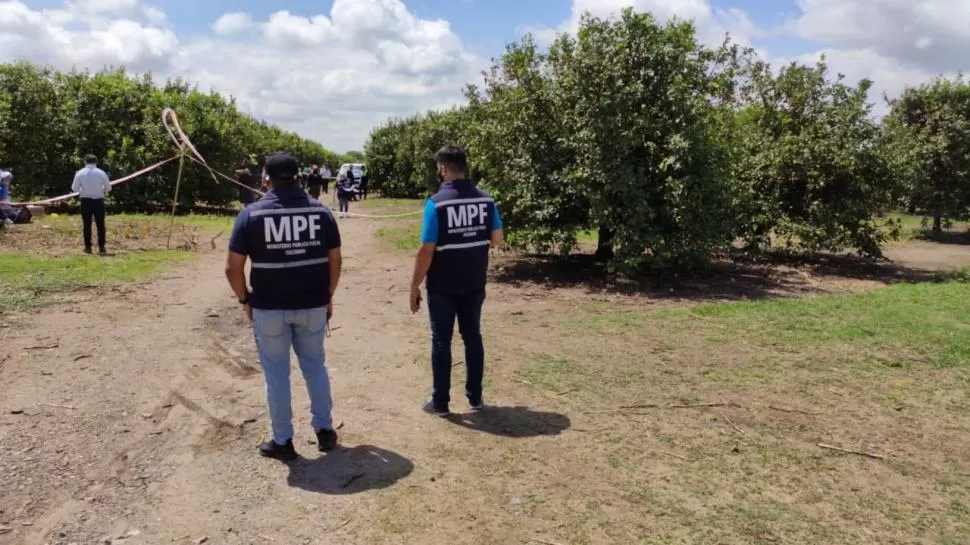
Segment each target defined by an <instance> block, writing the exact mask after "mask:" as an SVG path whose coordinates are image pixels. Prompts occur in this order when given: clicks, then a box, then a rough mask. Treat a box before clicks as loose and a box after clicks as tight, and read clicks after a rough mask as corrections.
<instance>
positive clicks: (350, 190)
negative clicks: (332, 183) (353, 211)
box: [334, 170, 354, 218]
mask: <svg viewBox="0 0 970 545" xmlns="http://www.w3.org/2000/svg"><path fill="white" fill-rule="evenodd" d="M352 176H353V173H352V172H351V171H349V170H348V171H347V175H346V176H343V177H340V178H339V179H337V186H336V187H335V188H334V192H335V193H336V194H337V200H338V201H340V217H341V218H346V217H347V214H349V213H350V201H351V199H353V198H354V182H353V178H352Z"/></svg>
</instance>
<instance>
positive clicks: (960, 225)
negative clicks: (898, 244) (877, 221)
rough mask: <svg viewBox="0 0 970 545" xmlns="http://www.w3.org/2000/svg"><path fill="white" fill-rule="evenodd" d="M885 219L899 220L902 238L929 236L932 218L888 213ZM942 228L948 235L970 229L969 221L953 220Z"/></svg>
mask: <svg viewBox="0 0 970 545" xmlns="http://www.w3.org/2000/svg"><path fill="white" fill-rule="evenodd" d="M885 219H888V220H896V221H898V222H899V225H900V238H901V239H902V240H913V239H920V238H929V237H930V236H931V228H932V226H933V218H927V217H924V216H911V215H908V214H889V215H887V216H886V218H885ZM944 230H945V231H946V233H948V234H950V235H958V234H961V233H966V232H967V231H968V230H970V223H967V222H961V221H955V222H952V224H951V225H950V226H949V227H948V228H947V227H946V226H944Z"/></svg>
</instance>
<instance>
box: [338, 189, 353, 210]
mask: <svg viewBox="0 0 970 545" xmlns="http://www.w3.org/2000/svg"><path fill="white" fill-rule="evenodd" d="M337 201H339V204H340V211H341V212H350V195H348V194H346V193H340V194H338V195H337Z"/></svg>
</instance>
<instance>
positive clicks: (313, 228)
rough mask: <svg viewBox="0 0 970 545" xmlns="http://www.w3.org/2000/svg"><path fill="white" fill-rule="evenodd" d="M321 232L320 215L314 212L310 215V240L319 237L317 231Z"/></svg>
mask: <svg viewBox="0 0 970 545" xmlns="http://www.w3.org/2000/svg"><path fill="white" fill-rule="evenodd" d="M319 232H320V216H318V215H316V214H314V215H312V216H310V240H316V239H317V233H319Z"/></svg>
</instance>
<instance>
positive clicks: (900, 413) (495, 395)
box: [0, 218, 970, 545]
mask: <svg viewBox="0 0 970 545" xmlns="http://www.w3.org/2000/svg"><path fill="white" fill-rule="evenodd" d="M386 224H387V223H386V222H382V221H373V220H366V219H359V218H355V219H349V220H343V221H342V224H341V225H342V229H343V236H344V241H345V248H344V252H345V269H344V271H345V272H344V277H343V281H342V285H341V287H340V290H339V292H338V295H337V298H336V303H335V317H334V322H333V324H332V330H333V336H332V337H331V338H329V339H328V358H329V361H328V365H329V369H330V374H331V379H332V382H333V388H334V399H335V408H334V414H335V421H336V422H339V423H340V426H341V427H340V429H339V433H340V442H341V445H342V446H341V448H340V449H339V451H337V452H334V453H331V454H328V455H318V453H317V452H316V447H315V445H314V444H313V443H312V438H313V436H312V433H310V428H309V415H308V403H307V400H306V396H305V395H304V393H303V392H304V389H303V386H302V384H301V383H302V378H301V377H300V376H299V373H298V372H297V371H296V369H297V368H296V367H295V366H294V373H293V393H294V396H293V399H294V412H295V415H296V416H297V421H296V428H297V437H296V439H295V441H296V445H297V449H298V450H299V451H300V453H301V454H302V455H303V456H304V457H303V458H302V459H300V460H299V461H297V462H294V463H291V464H289V465H287V464H281V463H276V462H272V461H268V460H264V459H261V458H259V457H258V456H257V455H256V451H255V447H256V445H257V444H258V443H259V442H260V441H261V440H263V439H264V438H265V437H266V433H267V431H268V423H267V417H266V411H265V399H264V390H263V388H264V387H263V383H262V377H261V376H260V369H259V364H258V362H257V360H256V355H255V347H254V345H253V341H252V336H251V332H250V330H249V329H248V324H247V322H246V321H245V319H244V316H243V315H242V313H241V312H240V310H239V309H238V305H236V304H235V302H234V300H233V298H232V297H231V294H230V291H229V289H228V287H227V286H226V284H225V280H224V278H223V276H222V263H223V259H224V254H223V251H224V250H223V248H224V245H223V244H220V245H219V247H218V249H217V250H211V249H209V248H208V247H207V246H208V244H207V243H206V244H202V245H199V247H200V248H201V250H200V254H201V256H200V259H199V260H198V262H196V263H193V264H192V265H188V266H183V267H181V268H178V269H176V270H172V271H170V272H169V273H167V274H166V276H164V277H162V278H159V279H157V280H156V281H153V282H150V283H144V284H137V285H126V286H117V287H110V288H102V289H88V290H83V291H78V292H76V293H73V294H71V296H70V301H69V302H67V303H65V304H63V305H60V306H58V307H55V308H51V309H45V310H41V311H38V312H36V313H33V314H30V315H17V316H7V317H0V321H3V323H2V324H0V326H2V327H0V338H2V339H3V341H2V343H0V476H2V478H0V483H2V484H0V543H10V544H24V545H44V544H49V545H68V544H71V543H74V544H78V545H81V544H89V543H92V544H93V543H109V544H110V543H114V544H126V545H129V544H130V545H138V544H161V543H180V544H181V543H184V544H191V543H197V544H199V543H213V544H256V543H259V544H279V545H291V544H309V543H321V544H323V543H328V544H329V543H334V544H338V543H339V544H374V543H380V544H409V545H410V544H417V543H420V544H428V545H445V544H469V545H471V544H482V545H485V544H489V545H492V544H506V543H547V544H558V545H578V544H591V545H592V544H596V545H599V544H603V545H605V544H618V543H623V544H627V543H789V544H793V545H794V544H799V545H802V544H805V543H860V544H862V543H866V544H869V543H871V544H890V543H900V544H902V543H907V544H908V543H948V542H949V543H960V542H964V543H965V541H961V540H963V539H965V538H966V536H967V535H970V533H968V532H970V527H967V526H962V524H964V523H967V524H970V522H968V521H970V511H968V514H967V515H962V514H961V512H959V511H960V510H961V509H967V507H966V506H967V505H970V497H968V495H970V494H968V492H967V491H966V483H967V478H968V477H970V454H968V453H970V419H968V415H967V413H966V404H965V403H966V401H967V398H966V381H965V377H964V376H963V375H960V373H959V371H954V370H934V371H930V372H927V373H925V374H923V375H922V376H916V375H915V374H906V373H901V374H899V375H896V376H894V377H892V380H890V381H886V380H882V379H884V378H885V377H884V376H883V375H879V376H875V375H872V374H866V373H864V372H859V371H853V370H851V369H849V368H847V367H844V366H843V363H844V362H842V361H840V360H839V359H838V358H837V357H835V356H832V355H829V354H807V355H806V354H791V353H786V352H785V351H784V350H783V349H778V351H776V352H770V353H766V352H764V351H763V350H762V347H758V346H753V345H750V344H746V343H745V342H744V341H743V340H738V339H720V340H718V339H716V338H715V337H714V336H712V335H711V332H710V331H708V330H705V329H704V328H705V327H706V326H705V324H704V323H703V322H698V323H694V324H693V325H692V324H686V325H685V324H683V323H680V322H669V323H668V322H662V321H648V322H646V323H644V322H642V321H635V322H634V321H626V319H625V318H624V316H626V313H628V312H631V311H636V312H642V311H643V310H644V309H650V308H652V307H655V306H661V305H663V306H671V305H685V304H694V303H696V302H697V301H698V300H719V299H737V298H743V297H748V298H751V297H769V296H770V297H777V296H794V295H805V294H818V293H830V292H844V291H855V290H860V289H870V288H873V287H877V286H880V285H885V284H887V283H892V282H896V281H899V280H900V279H904V278H905V279H914V278H924V277H928V276H929V275H930V274H931V273H932V271H933V270H935V269H939V268H950V267H954V266H967V265H970V247H966V246H949V247H943V246H940V245H934V244H931V243H923V242H914V243H907V244H906V245H900V246H897V247H894V248H892V249H891V250H890V252H889V255H890V256H891V257H892V258H893V259H894V260H895V264H894V265H884V266H881V268H877V269H872V268H867V269H866V268H864V269H865V270H863V271H861V272H858V273H852V274H846V273H844V272H841V273H838V274H837V273H836V272H835V269H837V268H839V267H836V266H835V265H838V264H829V265H825V264H822V265H819V264H818V263H812V264H797V263H792V264H788V265H785V266H780V267H779V266H776V265H771V266H769V265H761V266H756V265H752V266H751V267H746V268H744V269H743V270H740V269H732V270H725V271H722V273H723V274H719V273H717V272H715V273H713V274H708V275H705V276H703V277H697V278H684V279H660V280H657V281H652V282H650V283H649V284H648V285H645V284H638V285H635V286H630V285H626V284H616V283H613V282H610V281H607V280H603V281H602V282H598V281H597V279H596V278H595V275H596V274H598V273H597V272H596V269H595V267H593V266H590V269H589V277H587V278H586V279H585V280H584V279H582V278H579V279H577V278H576V275H575V274H574V273H573V274H566V273H564V272H562V270H561V264H557V263H555V262H551V261H548V260H539V259H531V260H525V261H526V262H527V263H528V264H529V265H528V267H525V266H523V265H522V263H523V260H522V259H520V258H513V257H511V256H505V257H499V258H497V259H496V264H495V271H494V275H493V277H494V278H493V284H492V287H491V288H490V292H489V300H488V302H487V303H486V311H485V317H484V327H485V330H486V332H487V333H486V347H487V353H488V363H487V371H486V376H487V383H486V388H487V392H486V396H487V398H486V402H487V403H488V404H489V405H490V407H489V408H488V409H487V410H485V411H483V412H482V413H479V414H468V413H466V414H461V415H458V416H456V417H454V418H452V419H439V418H434V417H429V416H427V415H424V414H423V413H422V412H421V411H420V404H421V402H422V401H423V398H424V396H425V395H426V393H427V391H428V388H429V386H430V364H429V361H428V351H429V339H428V337H429V335H428V331H427V330H428V327H427V323H426V322H427V320H426V318H425V316H424V314H419V315H417V316H414V315H412V314H411V313H410V312H409V310H408V309H407V285H408V282H409V277H410V267H411V261H410V257H411V256H410V255H409V254H408V253H405V252H400V251H395V250H392V249H389V248H387V247H386V246H385V245H383V244H382V243H381V242H380V241H378V240H377V239H376V238H375V236H374V231H375V230H376V229H377V227H379V226H381V225H386ZM570 267H571V270H572V271H573V272H575V263H572V264H570ZM827 267H828V268H827ZM580 270H581V271H582V269H580ZM840 270H841V269H840ZM866 271H868V272H866ZM699 332H703V333H704V334H699ZM715 333H716V331H715ZM456 337H457V335H456ZM455 350H456V362H460V361H461V360H462V359H463V357H462V356H461V354H460V351H461V350H460V343H458V342H457V339H456V348H455ZM806 361H807V362H809V363H810V364H806ZM462 375H463V371H462V369H461V366H460V365H456V369H455V373H454V383H455V389H454V390H453V394H454V395H453V397H454V398H455V399H456V400H457V401H456V403H455V404H454V407H453V410H457V411H458V412H462V413H464V412H465V411H464V407H463V406H462V404H461V400H462V398H461V387H460V384H461V381H462V379H463V376H462ZM894 391H905V392H907V395H908V396H909V397H908V398H907V399H905V400H903V401H902V402H892V401H891V399H892V395H893V392H894ZM961 392H962V393H961ZM622 406H629V407H634V408H627V409H621V408H620V407H622ZM900 406H903V408H900ZM817 443H825V444H832V445H836V446H842V447H845V448H851V449H857V450H860V451H866V452H879V453H882V455H885V456H886V459H874V458H868V457H866V456H860V455H853V454H840V453H838V452H835V451H826V450H824V449H820V448H818V447H817ZM961 521H962V522H961ZM961 536H962V537H961ZM947 540H949V541H947Z"/></svg>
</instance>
